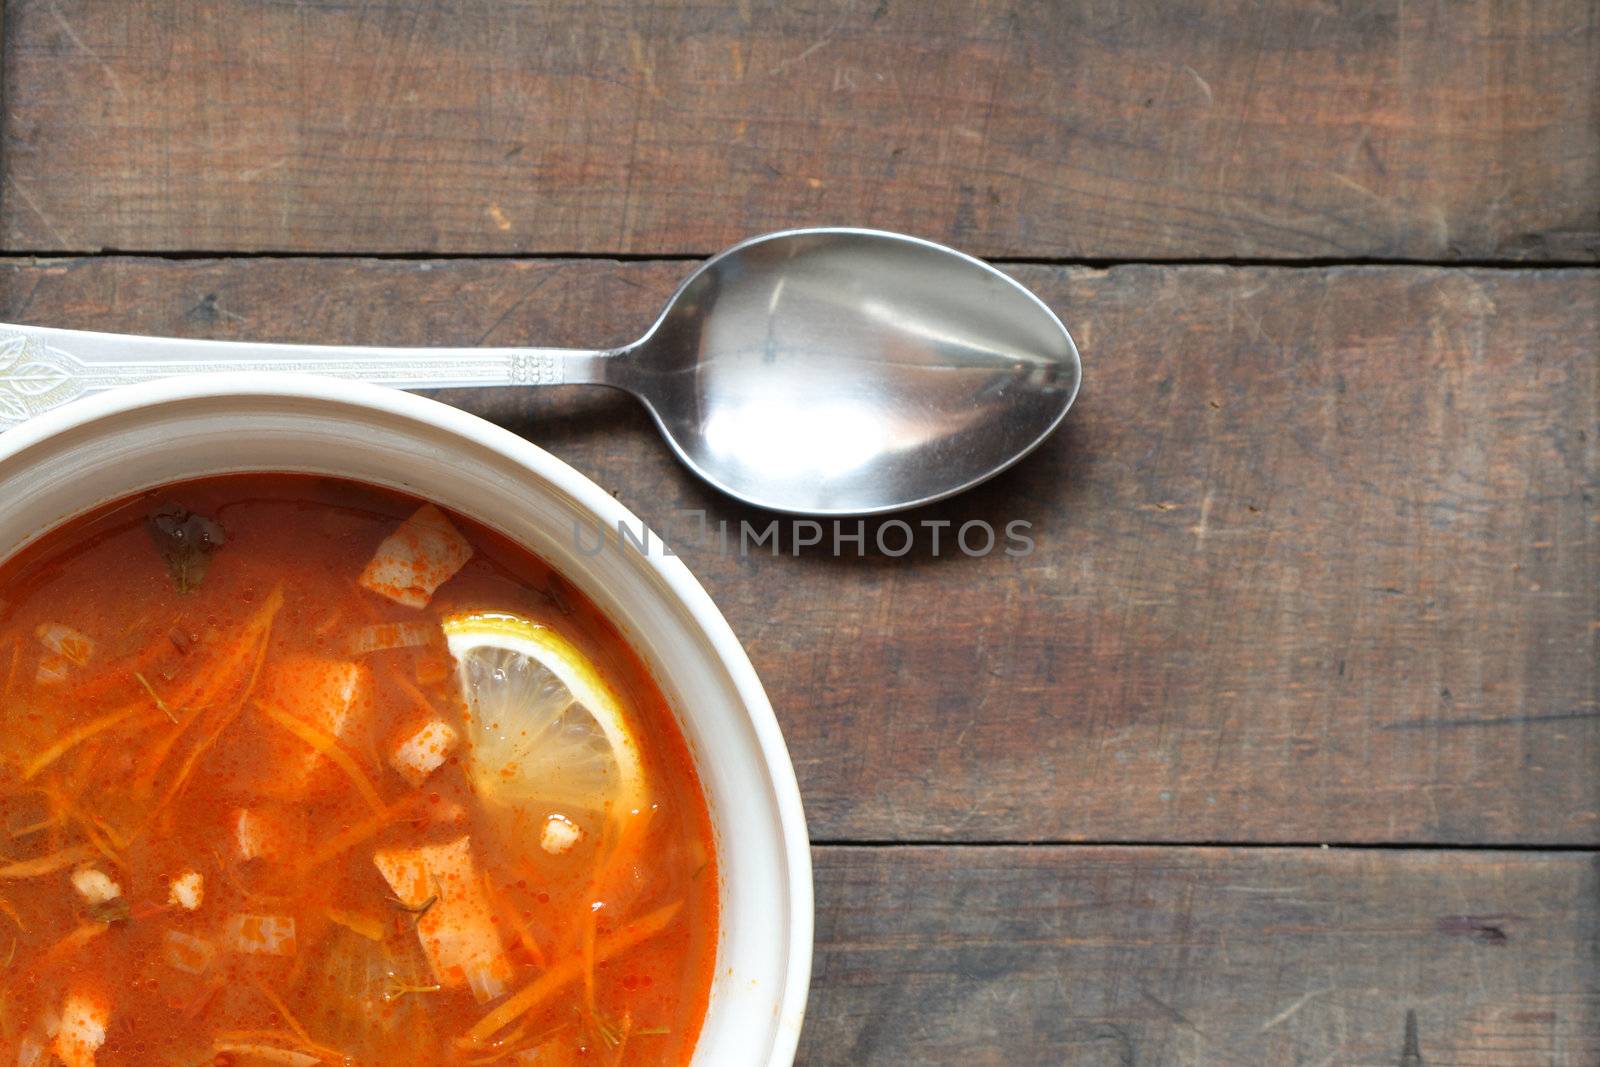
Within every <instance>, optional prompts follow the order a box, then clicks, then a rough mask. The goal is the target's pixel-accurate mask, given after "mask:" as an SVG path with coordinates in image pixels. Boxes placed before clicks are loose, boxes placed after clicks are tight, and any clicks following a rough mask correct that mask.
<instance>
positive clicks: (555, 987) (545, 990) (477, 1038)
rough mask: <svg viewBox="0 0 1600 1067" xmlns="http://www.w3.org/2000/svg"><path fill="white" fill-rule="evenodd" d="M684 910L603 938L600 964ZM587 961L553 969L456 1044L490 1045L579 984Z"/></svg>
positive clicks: (661, 911)
mask: <svg viewBox="0 0 1600 1067" xmlns="http://www.w3.org/2000/svg"><path fill="white" fill-rule="evenodd" d="M682 907H683V902H682V901H681V900H680V901H674V902H673V903H671V904H668V905H666V906H665V907H662V908H657V909H656V910H655V911H652V912H651V913H650V914H648V915H646V916H644V917H643V918H640V919H635V920H634V921H633V922H631V923H629V924H628V925H627V926H624V927H623V928H622V929H621V930H618V931H617V932H616V933H614V934H611V935H610V936H608V937H605V938H602V939H601V940H600V943H599V945H598V946H597V947H596V950H595V959H596V962H604V961H605V960H608V959H610V958H611V957H612V956H616V955H618V954H620V953H623V952H626V951H628V950H629V949H630V948H633V947H634V946H635V945H637V944H640V943H641V942H644V941H648V940H649V939H650V938H652V937H654V936H656V935H657V934H659V933H660V932H661V931H662V930H665V929H666V928H667V924H668V923H670V922H671V921H672V920H673V918H674V917H675V916H676V915H677V914H678V911H679V909H681V908H682ZM582 971H583V961H582V960H578V959H573V958H571V957H569V958H567V959H563V960H562V961H561V962H559V963H557V964H555V965H554V966H552V967H551V968H550V969H549V970H547V971H545V972H544V973H543V974H541V975H540V976H539V977H538V978H535V979H534V980H533V982H532V983H531V984H529V985H526V986H524V987H523V988H522V989H521V990H519V991H518V992H516V993H514V994H512V996H511V997H510V998H509V999H507V1000H506V1001H505V1002H504V1003H502V1004H501V1005H500V1006H499V1007H498V1008H496V1009H494V1010H493V1011H491V1012H490V1013H489V1014H488V1015H485V1016H484V1017H483V1018H482V1019H479V1020H478V1021H477V1023H475V1024H474V1025H473V1026H472V1028H471V1029H470V1030H468V1031H467V1032H466V1033H464V1034H462V1035H461V1036H460V1037H458V1038H456V1044H457V1045H459V1046H463V1047H465V1048H469V1049H470V1048H477V1047H481V1046H483V1045H484V1044H486V1043H488V1042H489V1041H490V1040H492V1039H493V1037H494V1035H495V1034H497V1033H499V1032H500V1031H501V1030H504V1029H505V1028H506V1027H508V1026H510V1025H511V1024H512V1023H514V1022H516V1021H517V1020H518V1019H519V1018H521V1017H522V1016H524V1015H526V1014H528V1013H529V1012H531V1011H533V1010H534V1009H536V1008H539V1007H541V1006H543V1005H544V1003H545V1002H546V1001H548V1000H550V999H551V998H552V997H554V996H555V995H556V994H557V993H559V992H560V991H561V990H563V989H565V988H566V987H567V986H569V985H571V984H572V983H573V982H576V981H577V980H578V979H579V978H580V977H582Z"/></svg>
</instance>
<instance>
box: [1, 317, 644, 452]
mask: <svg viewBox="0 0 1600 1067" xmlns="http://www.w3.org/2000/svg"><path fill="white" fill-rule="evenodd" d="M615 355H617V351H616V350H613V351H583V350H580V349H565V348H367V347H359V346H334V345H279V344H254V343H251V342H245V341H200V340H188V339H181V338H173V337H136V336H132V335H129V334H114V333H89V332H86V331H80V330H57V329H52V328H49V327H43V326H11V325H6V324H3V323H0V430H3V429H6V428H7V427H9V426H15V425H17V424H18V423H20V422H22V421H23V420H25V419H28V418H31V417H33V416H34V415H39V414H42V413H43V412H46V411H49V410H50V409H51V408H54V407H59V406H60V405H62V404H65V403H67V402H68V401H70V400H75V399H77V398H78V397H80V396H85V395H87V394H89V393H95V392H100V391H101V390H104V389H111V388H114V387H116V386H119V385H132V384H134V383H136V382H147V381H153V380H155V379H157V378H167V377H170V376H172V375H174V374H196V373H209V372H218V371H280V372H281V371H292V372H296V373H301V374H325V375H328V376H329V377H333V378H348V379H353V380H356V381H363V382H375V383H378V384H381V385H391V386H394V387H395V388H397V389H452V388H459V387H470V386H492V385H564V384H587V383H594V384H603V383H604V382H605V381H606V363H607V361H609V360H610V359H611V358H612V357H614V356H615Z"/></svg>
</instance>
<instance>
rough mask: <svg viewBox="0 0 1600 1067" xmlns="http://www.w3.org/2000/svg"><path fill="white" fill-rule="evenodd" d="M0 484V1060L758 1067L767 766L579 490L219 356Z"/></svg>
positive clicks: (671, 572)
mask: <svg viewBox="0 0 1600 1067" xmlns="http://www.w3.org/2000/svg"><path fill="white" fill-rule="evenodd" d="M0 500H4V501H5V502H6V506H5V509H4V511H3V512H0V559H4V562H3V563H0V770H3V772H4V773H3V775H0V822H3V826H0V829H3V831H4V837H3V839H0V952H4V953H6V958H7V959H8V967H7V970H6V972H5V976H4V983H3V985H0V1051H3V1054H4V1056H5V1057H6V1058H7V1059H11V1060H15V1062H18V1063H21V1064H33V1063H36V1064H40V1065H44V1064H50V1063H65V1064H68V1065H69V1067H80V1065H87V1064H102V1065H110V1064H119V1063H167V1062H171V1063H219V1064H237V1065H241V1067H244V1065H250V1064H316V1063H385V1064H395V1065H406V1064H418V1065H422V1064H447V1063H462V1064H469V1063H470V1064H478V1063H502V1062H503V1063H512V1064H539V1065H561V1064H569V1063H570V1064H591V1063H600V1064H621V1063H627V1064H635V1063H636V1064H696V1065H710V1064H729V1065H731V1064H741V1065H743V1064H784V1063H788V1062H789V1061H790V1060H791V1059H792V1057H793V1051H794V1046H795V1042H796V1039H797V1037H798V1031H799V1025H800V1017H801V1013H802V1011H803V1005H804V996H805V989H806V983H807V979H808V972H809V963H810V948H811V945H810V936H811V896H810V892H811V887H810V867H809V855H808V850H807V844H806V838H805V830H804V823H803V818H802V816H801V811H800V806H799V798H798V792H797V790H796V788H795V784H794V777H793V771H792V768H791V766H790V764H789V761H788V757H787V754H786V752H785V751H784V749H783V745H782V740H781V737H780V736H779V734H778V731H777V727H776V723H775V721H774V719H773V717H772V713H771V709H770V706H769V705H768V704H767V701H766V698H765V696H764V695H763V694H762V692H761V689H760V685H759V682H758V681H757V680H756V678H755V676H754V673H753V671H752V669H751V668H750V665H749V662H748V660H747V658H746V657H745V656H744V654H743V652H742V650H741V649H740V648H739V647H738V644H737V642H736V640H735V639H734V638H733V636H732V634H731V633H730V632H729V631H728V629H727V626H726V624H725V623H724V622H723V620H722V619H721V617H720V616H719V615H718V614H717V612H716V611H715V608H714V607H712V605H711V604H710V602H709V600H708V599H707V598H706V596H705V594H704V592H703V591H702V590H700V588H699V587H698V585H696V584H695V583H694V581H693V579H692V578H691V577H690V576H689V575H688V573H687V571H686V570H684V568H683V567H682V565H681V564H680V563H679V562H678V561H677V560H676V559H675V558H673V557H671V556H669V555H666V554H665V553H664V552H663V551H662V549H661V547H660V543H659V541H656V542H654V547H653V548H651V547H649V546H648V542H647V544H646V547H643V548H641V547H640V541H641V540H644V539H634V538H629V537H616V538H608V539H604V540H601V541H598V542H596V540H595V537H594V531H595V530H612V531H616V530H618V529H624V530H632V531H638V530H639V529H641V527H640V526H639V525H638V522H637V520H635V519H633V518H632V516H630V515H628V514H627V513H626V512H625V511H624V510H623V509H622V508H621V507H620V506H619V505H617V504H616V503H615V502H614V501H613V500H611V499H610V498H609V497H608V496H607V495H606V494H605V493H603V492H602V491H601V490H599V489H598V488H597V487H596V486H594V485H593V484H592V483H589V482H587V481H586V480H585V479H583V478H582V477H581V476H579V475H577V474H576V473H574V472H573V471H571V470H570V469H568V468H566V467H565V466H563V465H562V464H560V463H559V462H558V461H555V460H554V459H552V458H551V457H549V456H548V455H546V454H544V453H542V452H540V451H539V450H538V449H535V448H533V447H532V446H531V445H528V444H527V443H526V442H523V441H521V440H520V439H518V438H516V437H514V436H512V435H510V434H508V433H505V432H504V431H501V430H498V429H496V428H494V427H492V426H489V425H488V424H486V423H483V422H482V421H481V420H477V419H475V418H473V417H471V416H468V415H465V414H463V413H461V412H458V411H455V410H453V409H450V408H448V407H445V406H443V405H440V404H437V403H434V402H432V401H428V400H424V399H421V398H417V397H414V396H409V395H406V394H401V393H395V392H392V391H389V390H383V389H378V388H375V387H352V386H349V385H348V384H344V383H330V382H325V381H322V380H316V379H303V378H294V377H289V376H273V375H254V376H249V377H247V378H245V377H229V378H219V377H209V378H198V379H173V380H169V381H166V382H161V383H156V384H154V385H151V386H144V387H140V388H138V389H134V390H129V391H126V392H123V393H114V394H108V395H106V396H104V397H99V398H94V399H91V400H89V401H86V402H83V403H81V404H79V405H75V406H74V407H72V408H68V409H64V410H62V411H61V412H59V413H57V414H53V415H51V416H48V417H46V418H44V419H41V420H39V421H37V422H35V423H30V424H27V425H25V426H23V427H22V428H21V429H19V430H14V431H11V432H10V433H8V434H6V435H5V436H4V437H0ZM597 543H598V544H599V545H600V546H601V547H600V548H599V549H597V548H596V544H597Z"/></svg>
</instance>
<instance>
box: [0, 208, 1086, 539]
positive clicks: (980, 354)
mask: <svg viewBox="0 0 1600 1067" xmlns="http://www.w3.org/2000/svg"><path fill="white" fill-rule="evenodd" d="M239 370H246V371H301V372H311V373H320V374H328V375H335V376H339V377H345V378H354V379H359V380H363V381H372V382H382V383H385V384H388V385H393V386H397V387H399V388H404V389H440V388H452V387H461V386H489V385H494V386H517V385H558V384H569V383H584V384H595V385H608V386H613V387H615V388H618V389H623V390H626V391H627V392H629V393H632V394H633V395H634V396H636V397H638V398H639V399H640V400H641V401H642V402H643V403H644V405H645V407H646V408H647V409H648V410H649V412H650V414H651V415H652V416H653V417H654V418H655V420H656V423H657V424H658V425H659V426H660V427H661V432H662V433H663V434H664V435H665V436H666V438H667V442H668V443H669V444H670V445H671V446H672V448H673V451H675V452H677V454H678V457H679V458H680V459H682V460H683V461H684V463H686V464H688V466H689V468H690V469H691V470H693V471H694V472H695V473H696V474H698V475H699V476H700V477H702V478H704V479H705V480H706V481H707V482H709V483H711V484H712V485H713V486H715V487H716V488H718V489H721V490H722V491H723V492H725V493H728V494H729V495H731V496H734V497H737V498H739V499H740V500H744V501H747V502H748V503H751V504H755V505H757V506H759V507H763V508H770V509H772V510H774V511H784V512H793V513H796V514H806V515H868V514H873V513H878V512H885V511H894V510H896V509H899V508H906V507H911V506H913V505H916V504H923V503H927V502H928V501H932V500H938V499H940V498H942V497H946V496H949V495H951V494H952V493H958V492H960V491H961V490H963V489H966V488H968V487H969V486H972V485H976V484H977V483H978V482H981V481H983V480H984V479H986V478H989V477H991V476H993V475H995V474H997V473H999V472H1000V471H1002V470H1004V469H1005V468H1007V467H1009V466H1011V464H1013V463H1015V462H1016V461H1017V460H1019V459H1021V458H1022V457H1023V456H1024V455H1026V454H1027V453H1028V452H1029V451H1031V450H1032V449H1033V448H1034V447H1035V446H1036V445H1038V444H1039V442H1040V441H1042V440H1044V438H1045V437H1046V436H1048V435H1049V433H1050V431H1051V430H1053V429H1055V427H1056V426H1057V425H1058V424H1059V423H1060V422H1061V419H1062V417H1063V416H1065V415H1066V413H1067V409H1068V408H1069V407H1071V406H1072V401H1073V398H1074V397H1075V396H1076V395H1077V392H1078V382H1079V378H1080V375H1081V371H1080V366H1079V361H1078V350H1077V347H1076V346H1075V345H1074V344H1073V342H1072V338H1071V336H1069V335H1068V333H1067V331H1066V328H1065V327H1063V326H1062V325H1061V321H1060V320H1059V319H1057V318H1056V316H1055V315H1054V314H1053V313H1052V312H1051V311H1050V309H1049V308H1047V307H1045V305H1044V304H1043V303H1041V302H1040V301H1039V299H1038V298H1037V297H1035V296H1034V295H1033V294H1032V293H1030V292H1028V291H1027V290H1026V289H1024V288H1023V287H1022V286H1020V285H1018V284H1017V283H1016V282H1014V281H1012V280H1011V279H1010V278H1008V277H1006V276H1005V275H1004V274H1001V273H1000V272H999V271H997V270H995V269H994V268H993V267H990V266H989V265H987V264H985V263H982V262H980V261H979V260H976V259H973V258H972V257H970V256H966V255H962V254H961V253H959V252H956V251H953V250H952V249H949V248H945V247H943V246H941V245H936V244H931V243H929V242H927V241H921V240H918V239H916V238H913V237H905V236H901V235H899V234H892V233H883V232H880V231H874V230H849V229H815V230H792V231H787V232H784V233H774V234H768V235H766V236H764V237H756V238H753V239H752V240H749V241H745V242H744V243H742V244H739V245H735V246H734V247H732V248H730V249H728V250H727V251H726V252H723V253H721V254H720V255H717V256H715V257H713V258H711V259H709V260H707V261H706V262H705V263H704V264H702V265H701V267H700V268H699V269H698V270H696V271H695V272H694V273H693V274H692V275H690V276H689V278H688V280H687V281H685V282H684V283H683V284H682V285H681V286H680V287H679V288H678V291H677V293H675V294H674V295H673V297H672V299H671V300H669V301H668V302H667V305H666V308H665V309H664V310H663V311H662V313H661V317H660V318H659V319H657V320H656V323H655V325H653V326H652V327H650V330H649V332H647V333H646V334H645V335H644V337H642V338H640V339H639V340H638V341H635V342H634V343H633V344H630V345H625V346H624V347H622V348H617V349H612V350H609V351H594V352H585V351H577V350H567V349H555V348H431V349H430V348H357V347H333V346H320V345H278V344H252V343H247V342H229V341H196V340H178V339H172V338H156V337H133V336H124V335H118V334H104V333H83V332H79V331H74V330H55V329H46V328H42V327H32V326H4V325H0V428H4V427H5V426H7V425H14V424H15V423H17V422H20V421H21V420H23V419H25V418H28V417H29V416H31V415H35V414H38V413H39V412H41V411H45V410H47V409H49V408H52V407H55V406H57V405H59V404H62V403H65V402H67V401H69V400H71V399H73V398H75V397H78V396H82V395H84V394H85V393H89V392H95V391H98V390H102V389H108V388H112V387H114V386H118V385H123V384H128V383H131V382H138V381H146V380H149V379H151V378H160V377H165V376H167V375H171V374H179V373H191V372H195V371H239Z"/></svg>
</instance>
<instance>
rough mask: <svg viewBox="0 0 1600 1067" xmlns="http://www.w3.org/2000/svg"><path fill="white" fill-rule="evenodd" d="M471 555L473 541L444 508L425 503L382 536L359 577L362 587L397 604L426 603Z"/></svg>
mask: <svg viewBox="0 0 1600 1067" xmlns="http://www.w3.org/2000/svg"><path fill="white" fill-rule="evenodd" d="M471 558H472V546H471V545H469V544H468V543H467V539H466V538H465V537H462V536H461V533H460V532H459V531H458V530H457V529H456V528H455V527H454V526H452V525H451V524H450V520H449V519H447V518H445V515H444V512H442V511H440V510H439V509H438V508H436V507H434V506H433V505H432V504H424V505H422V507H420V508H418V509H417V510H416V513H415V514H413V515H412V516H411V517H410V518H409V519H407V520H406V521H405V522H403V523H401V524H400V528H399V529H397V530H395V532H394V533H392V534H390V535H389V536H388V537H386V538H384V539H383V543H382V544H380V545H379V546H378V550H377V552H375V553H373V556H372V562H370V563H368V564H367V568H366V570H364V571H362V572H361V578H360V579H359V581H360V584H361V587H362V588H363V589H369V590H371V591H372V592H374V593H377V594H378V595H379V596H384V597H388V598H389V599H390V600H393V601H394V602H395V603H397V604H404V605H405V606H406V607H408V608H425V607H427V606H428V603H429V602H430V601H431V600H432V599H433V594H434V592H435V591H436V590H437V589H438V588H439V587H440V586H441V585H443V584H444V583H445V582H448V581H449V580H450V579H451V578H454V577H455V575H456V572H457V571H459V570H460V569H461V568H462V567H464V566H466V565H467V560H469V559H471Z"/></svg>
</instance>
